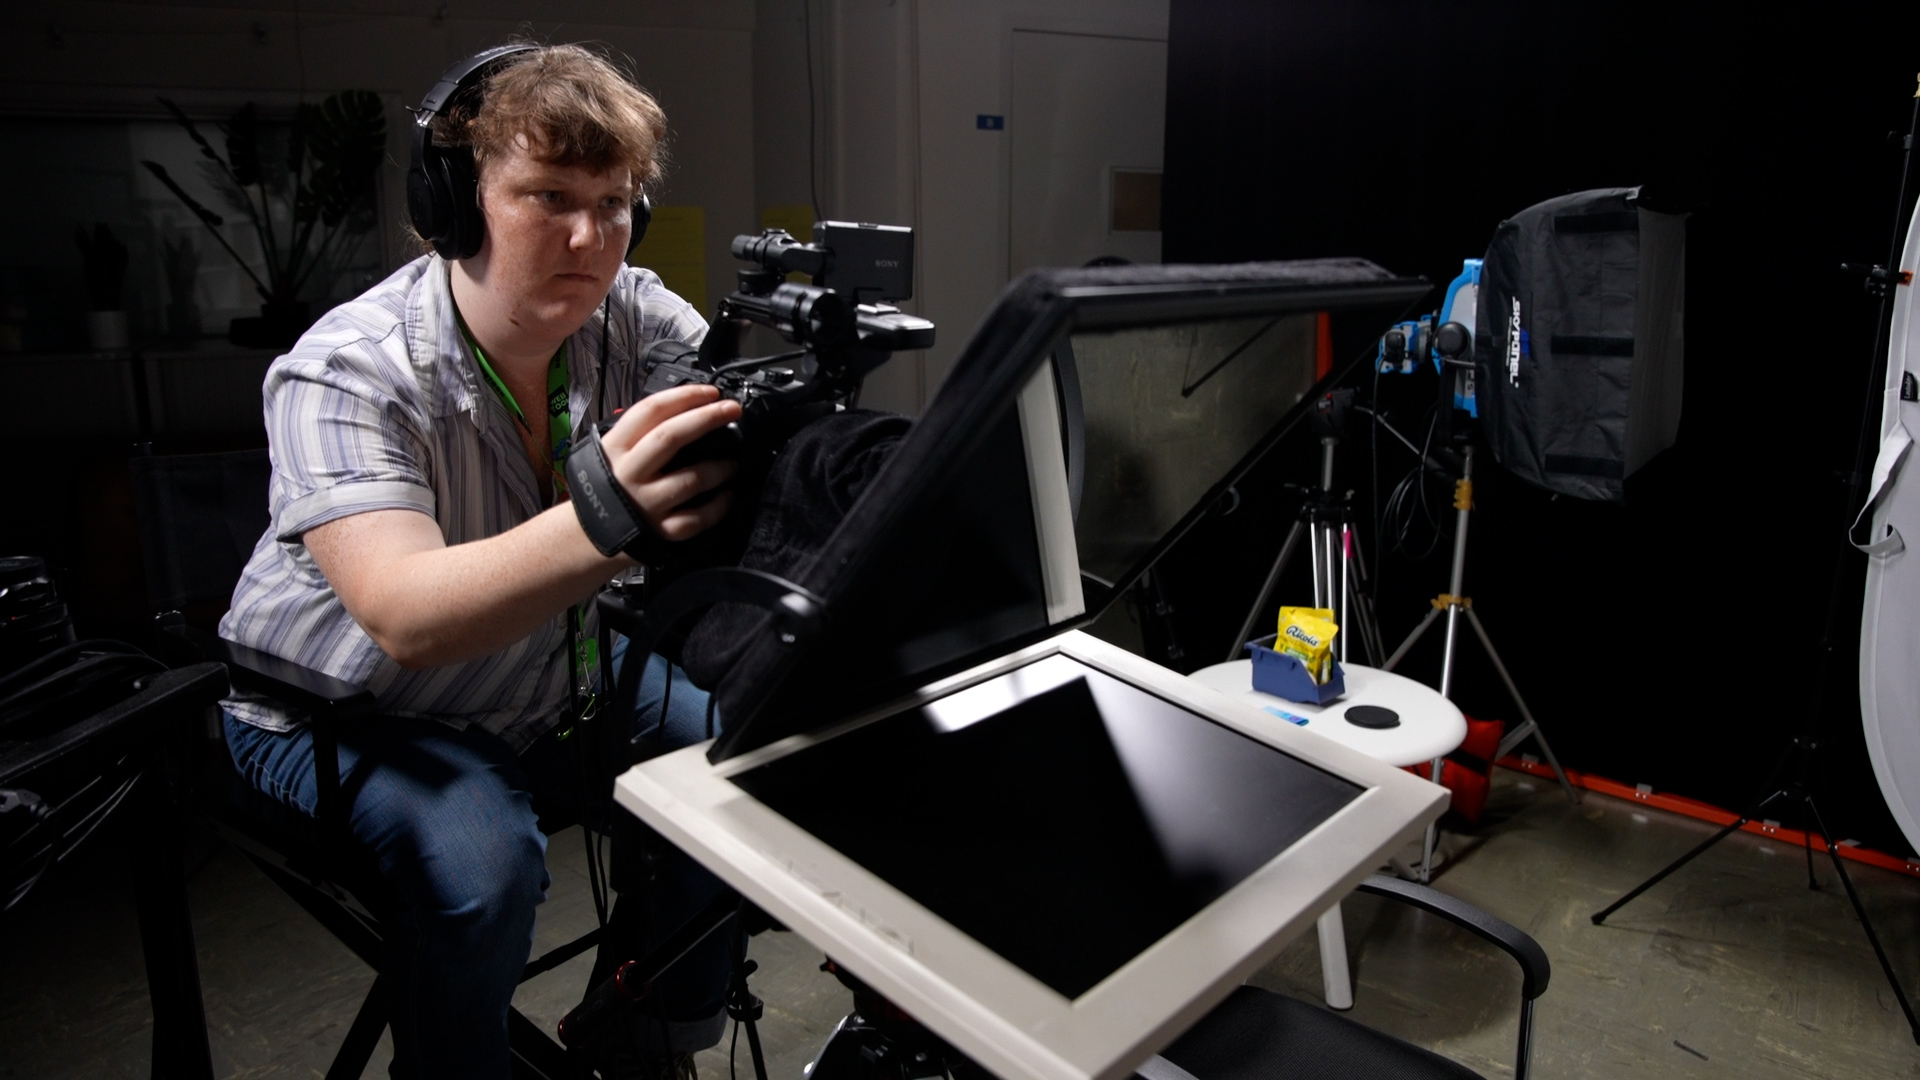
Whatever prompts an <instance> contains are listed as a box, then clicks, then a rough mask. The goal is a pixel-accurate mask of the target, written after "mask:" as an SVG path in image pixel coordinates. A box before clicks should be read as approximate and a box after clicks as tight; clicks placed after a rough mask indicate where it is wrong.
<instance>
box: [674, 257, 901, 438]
mask: <svg viewBox="0 0 1920 1080" xmlns="http://www.w3.org/2000/svg"><path fill="white" fill-rule="evenodd" d="M813 231H814V242H813V243H810V244H803V243H801V242H800V241H798V240H796V239H794V237H793V236H792V234H790V233H788V232H787V231H786V230H785V229H768V230H766V231H764V232H762V233H760V234H759V235H758V236H736V237H734V238H733V254H734V257H735V258H738V259H741V260H744V261H746V262H749V263H753V264H754V265H753V266H752V267H749V268H747V269H744V270H741V271H740V277H739V288H738V289H737V290H735V291H734V292H732V293H729V294H727V297H726V299H724V300H722V301H720V306H719V309H718V310H717V311H716V312H715V313H714V317H713V327H712V329H711V330H709V331H708V332H707V336H706V339H705V340H703V341H702V342H701V343H700V344H699V345H698V346H693V345H688V344H686V343H685V342H681V341H670V340H668V341H656V342H654V343H653V344H652V345H649V346H648V347H647V349H646V351H645V352H644V353H642V354H641V360H642V363H643V364H644V365H645V367H646V373H647V378H646V383H645V385H644V387H643V388H642V391H641V396H642V397H644V396H646V395H648V394H653V393H657V392H659V391H661V390H670V389H672V388H674V387H676V386H685V385H688V384H690V383H698V384H705V385H711V386H717V387H719V388H720V393H721V395H722V396H724V397H729V398H732V399H733V400H735V401H737V402H739V403H740V405H741V416H740V419H739V420H736V421H735V422H733V423H731V424H729V425H727V426H726V427H724V428H721V429H720V430H718V431H715V432H712V433H711V434H709V435H707V436H705V437H703V438H701V439H700V440H699V441H698V442H695V443H694V444H692V445H691V446H688V447H687V448H686V449H685V450H682V451H681V452H680V454H679V456H678V457H676V458H675V459H674V461H673V462H671V463H670V464H669V465H668V468H669V469H676V468H680V467H683V466H685V465H688V464H691V463H693V462H696V461H704V460H707V459H710V458H717V457H726V458H736V459H738V458H743V457H746V456H749V455H751V454H755V453H761V452H766V451H771V450H773V449H777V448H778V447H779V445H780V444H781V443H782V442H784V441H785V440H786V437H787V436H789V435H791V434H792V432H793V431H795V430H797V429H798V428H799V427H800V425H802V424H804V423H806V422H807V421H808V420H811V419H814V418H815V417H817V416H820V415H823V414H825V413H827V412H831V411H832V410H833V409H835V408H837V407H839V406H840V405H842V404H847V403H851V402H852V401H853V400H855V399H856V398H857V395H858V394H859V390H860V384H861V381H862V380H863V379H865V378H866V376H867V373H868V372H870V371H872V370H873V369H874V368H877V367H879V366H880V365H881V364H883V363H885V362H886V360H887V358H888V357H890V356H892V355H893V354H894V353H895V352H898V351H900V350H903V349H925V348H929V347H931V346H932V345H933V334H934V327H933V324H932V323H931V322H928V321H927V320H925V319H922V318H918V317H916V316H913V315H908V314H905V313H903V312H901V311H900V309H899V308H896V307H892V306H889V305H887V304H884V303H881V302H880V301H885V300H904V299H907V298H908V297H911V296H912V295H913V230H912V229H909V228H904V227H901V226H897V225H869V224H864V223H862V224H854V223H851V222H845V221H822V222H816V223H815V224H814V227H813ZM794 272H798V273H802V274H808V275H811V276H812V279H813V282H812V284H807V285H802V284H798V283H795V282H792V281H788V280H786V276H787V275H788V274H789V273H794ZM756 325H757V326H764V327H767V328H768V329H770V330H773V331H775V332H776V333H778V334H779V335H780V336H781V337H783V338H785V339H786V340H787V341H789V342H792V343H793V344H795V345H798V346H800V348H799V349H797V350H794V351H791V352H784V353H779V354H776V355H773V356H762V357H752V358H747V359H742V358H741V357H740V340H741V334H742V332H743V331H745V330H746V329H747V328H748V327H750V326H756Z"/></svg>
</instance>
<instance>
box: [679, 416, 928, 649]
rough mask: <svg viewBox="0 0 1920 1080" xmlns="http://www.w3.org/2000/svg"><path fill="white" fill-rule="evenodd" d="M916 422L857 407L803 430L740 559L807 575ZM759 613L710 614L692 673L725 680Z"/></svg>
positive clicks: (770, 475) (781, 459)
mask: <svg viewBox="0 0 1920 1080" xmlns="http://www.w3.org/2000/svg"><path fill="white" fill-rule="evenodd" d="M912 428H913V421H911V420H909V419H907V418H906V417H904V416H896V415H894V414H892V413H882V412H874V411H871V410H867V409H854V410H849V411H847V412H841V413H834V414H832V415H829V416H823V417H821V418H820V419H818V420H815V421H813V422H812V423H810V424H808V425H806V426H805V427H803V428H801V429H800V430H799V431H798V432H795V433H794V435H793V437H792V438H791V439H789V440H788V441H787V444H786V445H785V446H784V447H782V448H781V450H780V453H779V454H778V455H777V456H776V457H775V458H774V460H773V465H772V467H771V468H770V469H768V471H767V476H766V480H765V481H764V482H763V483H762V485H761V488H760V502H759V505H758V506H757V507H756V508H755V511H754V515H753V525H752V529H751V531H750V532H749V533H748V534H747V543H746V550H745V552H744V553H743V554H742V555H741V556H740V562H739V565H740V566H742V567H745V568H746V569H749V570H764V571H766V572H767V573H769V574H775V575H778V576H780V577H783V578H787V579H788V580H790V581H791V580H798V579H800V578H802V577H804V576H805V575H806V571H807V568H808V566H809V565H810V564H811V563H812V561H813V559H814V557H815V556H816V555H818V554H819V553H820V549H821V548H823V547H825V546H826V543H827V538H828V537H830V536H832V535H833V531H834V529H836V528H838V527H839V526H840V522H841V521H842V520H844V519H845V518H846V516H847V512H848V511H849V510H852V509H853V504H854V502H855V500H857V499H858V498H859V497H860V493H861V492H862V491H865V490H866V488H867V485H868V483H870V482H871V481H872V480H873V478H874V477H875V476H876V475H878V474H879V472H880V468H881V466H883V465H885V464H886V462H887V459H888V458H890V457H891V456H892V455H893V452H894V450H895V449H897V448H898V447H899V445H900V441H901V440H902V439H905V438H906V437H907V432H909V431H910V430H912ZM759 619H760V613H759V612H758V611H756V610H755V609H753V608H750V607H746V606H744V605H741V604H721V605H719V606H718V607H715V608H713V609H712V610H711V611H709V612H708V613H707V614H706V615H704V616H702V617H701V619H700V620H699V622H697V623H695V624H694V627H693V629H692V631H690V632H689V633H688V634H687V640H686V644H685V645H683V646H682V647H681V650H680V659H681V663H682V665H683V666H684V667H685V668H686V669H687V675H688V677H689V678H691V679H693V681H694V682H695V683H696V684H697V685H700V686H714V685H717V684H718V683H719V682H720V679H721V678H722V677H723V676H724V675H725V674H726V672H727V671H728V669H730V668H732V667H733V665H734V664H735V663H737V662H738V661H739V659H740V656H741V654H742V653H743V652H745V651H746V647H747V643H748V642H749V640H751V639H750V637H749V635H750V633H751V631H752V630H753V628H754V626H755V625H756V624H757V623H758V622H759Z"/></svg>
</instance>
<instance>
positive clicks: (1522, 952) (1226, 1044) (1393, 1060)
mask: <svg viewBox="0 0 1920 1080" xmlns="http://www.w3.org/2000/svg"><path fill="white" fill-rule="evenodd" d="M1359 891H1361V892H1366V893H1373V894H1375V895H1378V896H1386V897H1390V898H1392V899H1394V900H1398V901H1400V902H1401V903H1404V904H1411V905H1413V906H1414V907H1417V908H1419V909H1420V910H1422V911H1427V912H1431V913H1432V914H1434V915H1438V916H1440V917H1441V918H1443V919H1446V920H1447V921H1448V922H1451V923H1453V924H1454V925H1456V926H1459V927H1461V928H1463V929H1466V930H1469V931H1471V932H1473V933H1475V934H1477V935H1479V936H1480V937H1482V938H1484V939H1486V940H1487V941H1489V942H1491V943H1492V944H1493V945H1495V946H1496V947H1498V948H1500V949H1501V950H1503V951H1504V952H1506V953H1507V955H1509V956H1511V957H1513V959H1514V960H1515V961H1516V962H1517V963H1518V964H1519V965H1520V974H1521V984H1520V1037H1519V1048H1518V1051H1517V1053H1516V1055H1515V1058H1514V1066H1513V1075H1514V1080H1526V1078H1527V1075H1528V1072H1529V1069H1530V1067H1531V1064H1532V1059H1533V1003H1534V1001H1535V1000H1537V999H1538V998H1539V997H1540V995H1541V994H1543V993H1545V992H1546V989H1547V978H1548V976H1549V974H1550V973H1551V967H1550V965H1549V964H1548V963H1547V954H1546V952H1545V950H1543V949H1541V948H1540V945H1539V943H1538V942H1536V941H1534V940H1533V938H1531V937H1529V936H1527V935H1526V934H1525V933H1523V932H1522V931H1520V930H1519V929H1517V928H1515V927H1513V926H1510V925H1508V924H1507V923H1505V922H1502V921H1501V920H1499V919H1496V918H1494V917H1493V916H1491V915H1489V914H1487V913H1486V912H1484V911H1481V910H1480V909H1479V908H1477V907H1474V906H1473V905H1472V904H1469V903H1467V902H1466V901H1464V900H1458V899H1455V898H1454V897H1451V896H1448V895H1447V894H1445V893H1443V892H1440V891H1438V890H1437V889H1431V888H1428V887H1427V886H1425V885H1418V884H1415V883H1413V882H1410V881H1402V880H1400V879H1399V878H1394V877H1387V876H1385V875H1382V874H1376V875H1374V876H1373V877H1370V878H1368V879H1367V880H1366V881H1363V882H1361V883H1360V889H1359ZM1160 1057H1161V1058H1163V1059H1165V1060H1166V1061H1168V1062H1171V1063H1173V1064H1174V1065H1176V1066H1178V1067H1179V1069H1180V1070H1182V1071H1184V1072H1185V1073H1187V1074H1189V1076H1188V1077H1180V1076H1179V1075H1177V1074H1175V1073H1174V1072H1173V1070H1164V1069H1163V1070H1156V1068H1155V1067H1154V1065H1153V1063H1149V1065H1148V1066H1146V1067H1143V1068H1142V1069H1141V1070H1140V1075H1141V1076H1143V1077H1145V1078H1146V1080H1351V1078H1354V1077H1394V1078H1396V1080H1470V1078H1476V1077H1479V1075H1480V1074H1479V1073H1476V1072H1474V1071H1473V1070H1472V1069H1469V1068H1467V1067H1466V1066H1464V1065H1461V1064H1460V1063H1458V1062H1456V1061H1450V1060H1448V1059H1447V1058H1444V1057H1441V1056H1440V1055H1439V1054H1436V1053H1434V1052H1433V1051H1431V1050H1425V1049H1422V1048H1421V1047H1418V1046H1415V1045H1413V1044H1412V1043H1409V1042H1404V1041H1402V1040H1400V1039H1396V1038H1394V1037H1393V1036H1391V1035H1388V1034H1386V1033H1384V1032H1380V1031H1375V1030H1374V1029H1372V1028H1370V1027H1367V1026H1366V1025H1364V1024H1361V1023H1358V1022H1356V1021H1353V1020H1349V1019H1347V1018H1346V1017H1344V1016H1341V1015H1340V1014H1338V1013H1335V1012H1330V1011H1328V1010H1326V1009H1323V1008H1321V1007H1319V1006H1318V1005H1312V1004H1308V1003H1307V1002H1304V1001H1299V1000H1296V999H1294V998H1290V997H1287V996H1286V995H1284V994H1276V993H1274V992H1272V991H1270V990H1262V989H1260V988H1259V987H1254V986H1243V987H1241V988H1239V989H1238V990H1235V991H1234V992H1233V994H1232V996H1230V997H1228V998H1227V1000H1225V1001H1223V1002H1221V1003H1220V1005H1219V1006H1218V1007H1217V1008H1215V1009H1214V1010H1213V1011H1212V1012H1210V1013H1208V1014H1207V1015H1206V1016H1205V1017H1203V1018H1202V1019H1201V1020H1200V1022H1199V1023H1197V1024H1195V1025H1194V1026H1193V1027H1191V1028H1189V1029H1188V1030H1187V1032H1186V1034H1184V1035H1182V1036H1180V1038H1179V1039H1178V1040H1177V1041H1175V1042H1174V1044H1173V1045H1172V1046H1169V1047H1167V1049H1166V1050H1164V1051H1162V1052H1161V1054H1160Z"/></svg>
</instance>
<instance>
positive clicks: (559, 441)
mask: <svg viewBox="0 0 1920 1080" xmlns="http://www.w3.org/2000/svg"><path fill="white" fill-rule="evenodd" d="M454 319H455V320H456V321H457V322H459V324H460V336H461V337H463V338H465V339H466V342H467V348H468V349H470V350H471V351H472V352H473V359H474V361H475V362H476V363H478V364H479V365H480V373H481V374H482V375H485V376H486V377H487V385H488V386H491V387H493V392H494V393H495V394H498V395H499V396H500V401H501V403H502V404H504V405H506V407H507V411H508V412H511V413H512V414H513V418H514V419H515V420H517V421H519V423H520V428H521V430H523V431H526V432H527V433H528V434H532V430H533V429H532V427H531V425H529V424H528V423H527V414H526V413H524V412H522V411H521V409H520V403H519V402H518V401H515V400H514V399H513V393H512V391H510V390H508V389H507V384H506V383H505V382H503V381H502V380H501V378H500V376H499V375H498V374H497V373H495V372H494V370H493V365H492V364H489V363H487V354H486V353H485V352H483V351H482V350H481V348H480V343H479V342H478V341H475V340H474V339H473V331H471V330H469V329H467V320H466V319H465V318H464V317H463V316H461V314H460V312H459V309H458V308H456V309H454ZM567 389H568V388H567V346H566V343H565V342H562V343H561V345H560V348H559V349H557V350H556V351H555V352H554V354H553V360H552V361H550V362H549V363H548V364H547V439H548V442H549V443H551V444H552V450H553V460H552V461H551V462H550V463H549V465H550V468H551V469H552V470H553V501H554V505H556V506H557V505H559V504H560V503H561V502H563V501H564V500H566V498H567V497H568V496H567V475H566V472H565V470H563V469H562V468H561V467H560V463H561V462H563V461H565V460H566V459H567V452H568V451H569V450H571V449H572V447H573V412H572V409H571V407H570V403H569V402H568V400H567ZM567 630H568V632H569V634H570V636H571V638H572V641H573V648H572V649H571V650H570V653H571V655H570V656H569V657H568V659H569V661H570V663H569V665H568V666H569V668H570V670H571V673H572V676H573V687H574V690H575V699H574V715H575V717H576V718H584V717H585V716H587V715H588V714H589V713H590V711H591V710H592V708H593V705H594V697H593V679H594V676H595V673H596V672H597V671H598V670H599V667H600V643H599V642H598V641H595V640H594V639H593V638H591V637H587V636H586V635H585V633H584V632H583V620H582V618H581V610H580V605H578V604H575V605H574V606H572V607H570V608H568V609H567Z"/></svg>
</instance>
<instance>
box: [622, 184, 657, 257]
mask: <svg viewBox="0 0 1920 1080" xmlns="http://www.w3.org/2000/svg"><path fill="white" fill-rule="evenodd" d="M651 224H653V202H652V200H650V199H648V198H647V193H646V192H644V191H643V192H641V193H640V201H639V202H637V203H634V204H633V234H632V235H631V236H629V237H627V258H629V259H631V258H633V253H634V251H635V250H636V249H637V248H639V246H640V241H642V240H645V239H646V238H647V226H649V225H651Z"/></svg>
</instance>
